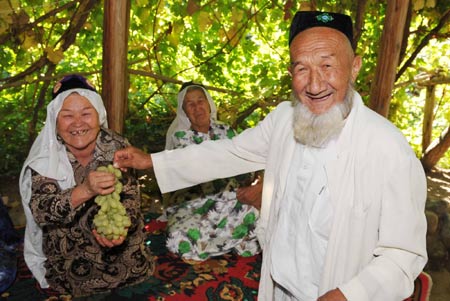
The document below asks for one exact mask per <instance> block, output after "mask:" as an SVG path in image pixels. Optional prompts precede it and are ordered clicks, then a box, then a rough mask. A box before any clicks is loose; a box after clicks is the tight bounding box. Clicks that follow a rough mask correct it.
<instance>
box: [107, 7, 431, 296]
mask: <svg viewBox="0 0 450 301" xmlns="http://www.w3.org/2000/svg"><path fill="white" fill-rule="evenodd" d="M351 40H352V22H351V19H350V18H349V17H348V16H346V15H341V14H336V13H323V12H298V13H297V14H296V16H295V17H294V20H293V22H292V24H291V30H290V35H289V44H290V59H291V64H290V67H289V72H290V74H291V77H292V90H293V92H292V102H291V103H289V102H284V103H281V104H280V105H279V106H278V107H277V108H276V109H275V110H274V111H273V112H271V113H270V114H269V115H268V116H267V117H266V118H265V119H264V120H263V121H262V122H261V123H260V124H259V125H258V126H256V127H255V128H252V129H248V130H246V131H244V132H243V133H241V134H240V135H238V136H237V137H235V138H234V139H232V140H223V141H217V142H205V143H203V144H201V145H197V146H192V147H187V148H185V149H183V150H178V151H170V152H161V153H156V154H152V155H151V156H149V155H147V154H145V153H143V152H141V151H140V150H138V149H136V148H128V149H125V150H122V151H118V152H117V153H116V155H115V160H116V164H117V165H118V166H120V167H136V168H150V167H153V168H154V171H155V174H156V177H157V181H158V184H159V187H160V188H161V190H162V191H163V192H165V191H172V190H176V189H179V188H182V187H186V186H190V185H193V184H196V183H200V182H205V181H209V180H212V179H215V178H222V177H228V176H232V175H236V174H240V173H244V172H249V171H254V170H258V169H262V168H263V169H265V177H264V185H263V187H264V188H263V200H262V207H261V216H260V222H259V225H258V238H259V240H260V243H261V245H262V246H263V263H262V271H261V281H260V287H259V294H258V300H301V301H309V300H320V301H328V300H331V301H340V300H352V301H353V300H354V301H364V300H367V301H369V300H370V301H374V300H379V301H389V300H403V299H404V298H407V297H408V296H409V295H410V294H411V293H412V291H413V287H414V279H415V278H416V277H417V276H418V274H419V273H420V272H421V270H422V268H423V267H424V265H425V263H426V261H427V254H426V243H425V235H426V219H425V216H424V204H425V199H426V181H425V175H424V172H423V169H422V167H421V165H420V163H419V161H418V160H417V158H416V156H415V154H414V152H413V151H412V150H411V148H410V146H409V145H408V143H407V141H406V140H405V138H404V137H403V135H402V134H401V133H400V131H399V130H398V129H396V128H395V127H394V126H393V125H392V124H391V123H390V122H389V121H387V120H386V119H384V118H383V117H381V116H379V115H378V114H376V113H374V112H373V111H371V110H369V109H368V108H367V107H365V106H364V104H363V102H362V100H361V97H360V95H359V94H358V93H357V92H356V91H355V90H354V89H353V82H354V80H355V78H356V76H357V74H358V72H359V69H360V67H361V58H360V57H358V56H355V54H354V52H353V49H352V47H351Z"/></svg>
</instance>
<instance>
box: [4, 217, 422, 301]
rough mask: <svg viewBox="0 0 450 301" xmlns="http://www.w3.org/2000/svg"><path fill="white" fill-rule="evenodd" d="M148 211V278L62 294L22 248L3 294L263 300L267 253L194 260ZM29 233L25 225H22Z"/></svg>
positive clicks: (17, 299)
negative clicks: (37, 273) (170, 243)
mask: <svg viewBox="0 0 450 301" xmlns="http://www.w3.org/2000/svg"><path fill="white" fill-rule="evenodd" d="M155 217H156V216H155V215H152V214H148V215H147V216H146V226H145V229H146V231H147V233H148V238H147V244H148V245H149V246H150V248H151V249H152V252H153V255H154V256H155V257H156V270H155V273H154V275H153V276H152V277H150V278H149V279H148V280H146V281H145V282H143V283H141V284H139V285H135V286H130V287H125V288H122V289H118V290H116V291H112V292H109V293H105V294H99V295H94V296H90V297H85V298H72V297H71V296H70V295H58V294H55V293H54V292H52V291H50V290H42V289H40V287H39V286H38V285H37V284H36V281H35V280H34V279H33V278H32V276H31V273H30V271H29V270H28V268H27V266H26V264H25V262H24V260H23V257H22V256H21V252H18V253H19V254H18V271H17V276H16V281H15V282H14V284H13V285H12V286H11V287H10V288H9V289H8V290H7V291H6V292H4V293H3V294H2V295H1V296H0V300H1V301H25V300H29V301H41V300H48V301H58V300H61V301H70V300H76V301H83V300H86V301H123V300H133V301H141V300H142V301H144V300H145V301H185V300H192V301H239V300H241V301H253V300H257V293H258V281H259V276H260V275H259V272H260V270H261V255H257V256H253V257H247V258H245V257H240V256H237V255H234V254H227V255H224V256H220V257H216V258H214V259H209V260H207V261H205V262H202V263H197V264H191V263H188V262H185V261H183V260H181V259H180V258H178V257H175V256H173V255H172V254H171V253H169V252H168V251H167V248H166V247H165V233H164V229H165V223H160V222H157V221H156V220H155ZM21 233H23V231H21ZM430 289H431V279H430V277H429V276H428V275H427V274H425V273H422V274H421V275H420V276H419V277H418V278H417V280H416V282H415V290H414V293H413V295H412V296H411V297H410V298H408V299H406V300H405V301H428V299H429V293H430Z"/></svg>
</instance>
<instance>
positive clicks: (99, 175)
mask: <svg viewBox="0 0 450 301" xmlns="http://www.w3.org/2000/svg"><path fill="white" fill-rule="evenodd" d="M115 183H116V177H115V176H114V174H112V173H110V172H105V171H91V172H90V173H89V175H88V177H87V179H86V181H85V182H84V183H83V184H82V185H85V189H86V191H87V193H88V194H90V195H91V197H94V196H96V195H99V194H101V195H107V194H110V193H112V192H114V184H115Z"/></svg>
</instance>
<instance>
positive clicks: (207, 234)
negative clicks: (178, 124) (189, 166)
mask: <svg viewBox="0 0 450 301" xmlns="http://www.w3.org/2000/svg"><path fill="white" fill-rule="evenodd" d="M235 135H236V132H235V131H234V130H233V129H231V128H230V127H229V126H228V125H225V124H220V123H215V122H213V123H211V126H210V129H209V132H208V133H200V132H197V131H194V130H184V131H177V132H175V133H174V136H173V139H174V145H175V147H176V148H182V147H186V146H188V145H191V144H199V143H202V142H203V141H205V140H218V139H230V138H232V137H233V136H235ZM252 177H253V174H246V175H241V176H237V177H233V178H227V179H220V180H216V181H213V182H209V183H205V184H201V185H198V186H195V187H194V188H189V189H184V190H183V191H181V192H180V191H178V192H176V193H175V195H174V196H173V197H172V203H175V205H173V206H171V207H168V208H167V209H166V211H165V214H166V217H167V221H168V238H167V247H168V249H169V250H170V251H171V252H173V253H175V254H178V255H180V256H181V257H183V258H184V259H188V260H199V261H202V260H205V259H208V258H210V257H212V256H218V255H222V254H225V253H228V252H236V253H237V254H239V255H241V256H253V255H255V254H257V253H259V252H260V251H261V249H260V246H259V243H258V241H257V239H256V234H255V231H254V230H255V227H256V221H257V219H258V217H259V211H258V210H257V209H256V208H255V207H253V206H250V205H245V204H242V203H240V202H239V201H238V200H237V198H236V190H237V188H238V187H239V186H241V185H242V186H247V185H249V184H250V183H251V181H252ZM173 199H175V201H173Z"/></svg>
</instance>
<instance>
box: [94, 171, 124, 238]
mask: <svg viewBox="0 0 450 301" xmlns="http://www.w3.org/2000/svg"><path fill="white" fill-rule="evenodd" d="M97 171H105V172H109V173H112V174H114V175H115V176H116V183H115V184H114V192H112V193H110V194H107V195H98V196H96V197H95V203H97V204H98V205H99V206H100V210H99V211H98V213H97V214H96V215H95V216H94V225H95V228H96V230H97V232H98V234H100V235H101V236H104V237H106V238H107V239H109V240H112V239H118V238H119V237H120V236H123V237H126V236H127V233H128V230H127V229H128V227H130V225H131V220H130V218H129V217H128V215H127V212H126V210H125V207H124V206H123V205H122V203H121V202H120V193H121V192H122V188H123V185H122V183H121V182H120V181H119V179H120V178H122V173H121V171H120V169H117V168H114V166H112V165H111V164H109V165H108V166H100V167H98V168H97Z"/></svg>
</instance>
